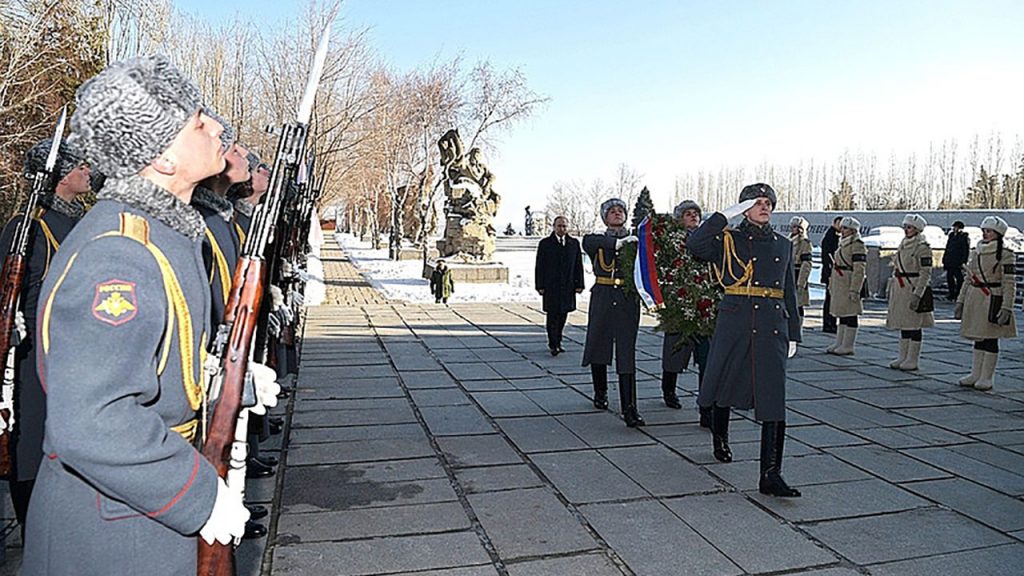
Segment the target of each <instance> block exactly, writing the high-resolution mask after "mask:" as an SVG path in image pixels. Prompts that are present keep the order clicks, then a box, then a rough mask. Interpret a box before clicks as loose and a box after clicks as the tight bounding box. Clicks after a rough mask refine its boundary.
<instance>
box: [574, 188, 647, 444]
mask: <svg viewBox="0 0 1024 576" xmlns="http://www.w3.org/2000/svg"><path fill="white" fill-rule="evenodd" d="M601 219H602V220H603V221H604V224H605V226H607V229H606V230H605V231H604V232H603V233H597V234H587V235H585V236H583V251H584V252H586V253H587V256H589V257H590V261H591V262H592V263H593V266H594V277H595V278H594V287H593V288H591V289H590V308H589V310H588V312H587V342H586V345H585V346H584V348H583V365H584V366H590V373H591V376H592V377H593V382H594V407H595V408H597V409H599V410H604V409H605V408H607V407H608V365H609V364H611V363H612V351H613V350H614V353H615V371H616V372H618V374H619V403H620V406H621V408H622V418H623V420H625V421H626V426H629V427H630V428H635V427H637V426H643V425H644V424H645V422H644V419H643V418H641V417H640V414H639V412H638V411H637V407H636V334H637V330H639V328H640V297H639V296H638V295H637V294H635V293H627V292H626V291H625V285H626V282H625V277H624V276H623V273H622V259H621V253H620V252H621V249H622V247H623V245H625V244H627V243H636V241H637V238H636V236H633V235H631V234H630V233H629V230H627V229H626V228H625V224H626V203H625V202H623V201H622V200H620V199H618V198H612V199H610V200H606V201H605V202H604V203H603V204H601Z"/></svg>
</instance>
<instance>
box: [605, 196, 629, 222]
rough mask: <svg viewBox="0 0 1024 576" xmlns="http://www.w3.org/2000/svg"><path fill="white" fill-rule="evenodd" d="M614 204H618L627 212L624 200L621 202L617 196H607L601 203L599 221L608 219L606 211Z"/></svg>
mask: <svg viewBox="0 0 1024 576" xmlns="http://www.w3.org/2000/svg"><path fill="white" fill-rule="evenodd" d="M615 206H619V207H620V208H622V211H623V212H625V213H626V214H629V208H627V207H626V203H625V202H623V201H622V200H620V199H618V198H609V199H608V200H605V201H604V202H602V203H601V221H602V222H604V221H607V220H608V211H609V210H611V209H612V208H613V207H615Z"/></svg>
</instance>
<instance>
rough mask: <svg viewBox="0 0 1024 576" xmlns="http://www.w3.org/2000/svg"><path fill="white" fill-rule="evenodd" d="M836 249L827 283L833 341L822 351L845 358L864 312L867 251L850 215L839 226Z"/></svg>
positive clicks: (853, 342) (851, 347)
mask: <svg viewBox="0 0 1024 576" xmlns="http://www.w3.org/2000/svg"><path fill="white" fill-rule="evenodd" d="M840 236H841V237H840V240H839V249H838V250H836V252H835V255H834V257H833V262H832V277H831V278H829V281H828V291H829V293H830V294H831V296H832V297H831V298H830V299H829V307H830V310H829V313H830V314H831V315H832V316H833V317H835V318H838V319H839V326H838V329H837V330H836V341H835V343H834V344H833V345H831V346H829V347H828V348H826V349H825V351H826V352H828V353H829V354H836V355H839V356H848V355H850V354H853V352H854V346H855V345H856V343H857V330H858V319H857V317H858V316H860V315H861V314H863V313H864V277H865V274H866V271H867V259H868V258H867V254H868V252H867V249H866V248H865V247H864V241H863V240H861V237H860V222H859V221H858V220H857V219H856V218H853V217H851V216H847V217H845V218H843V220H842V223H841V226H840Z"/></svg>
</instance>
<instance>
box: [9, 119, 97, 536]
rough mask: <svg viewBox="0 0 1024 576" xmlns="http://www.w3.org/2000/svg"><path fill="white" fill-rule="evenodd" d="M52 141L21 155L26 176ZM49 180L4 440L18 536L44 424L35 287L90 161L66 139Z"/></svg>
mask: <svg viewBox="0 0 1024 576" xmlns="http://www.w3.org/2000/svg"><path fill="white" fill-rule="evenodd" d="M51 145H52V140H50V139H46V140H43V141H42V142H40V143H39V144H36V145H35V146H34V147H32V149H31V150H29V152H28V154H27V155H26V157H25V176H26V177H28V178H32V177H33V176H35V174H36V173H38V172H42V171H44V170H45V169H46V157H47V155H48V154H49V152H50V148H51ZM52 182H56V187H55V188H54V189H53V190H52V191H50V192H48V193H46V194H45V195H44V196H43V197H42V198H41V199H40V202H39V203H40V207H39V208H37V209H36V213H35V214H34V215H33V218H32V220H33V224H32V228H31V230H30V231H29V242H28V253H27V254H26V255H25V276H24V279H23V280H22V283H21V300H20V302H21V308H20V309H19V311H20V312H21V313H22V314H23V315H24V325H25V328H26V334H25V337H23V338H21V342H19V343H18V344H17V348H16V352H15V361H16V364H15V371H14V383H15V384H14V394H15V395H14V430H13V431H12V432H11V438H10V440H9V441H10V450H11V454H12V456H13V463H14V468H13V470H12V474H11V476H10V477H9V478H8V481H9V487H10V491H11V501H12V503H13V504H14V515H15V517H16V518H17V519H18V523H19V524H20V525H21V530H22V536H24V532H25V517H26V515H27V514H28V504H29V499H30V498H31V495H32V486H33V484H35V479H36V474H37V473H38V472H39V464H40V461H41V460H42V459H43V424H44V423H45V422H46V396H45V395H44V394H43V389H42V387H41V386H40V385H39V375H38V374H37V372H36V352H35V346H33V343H32V332H34V331H35V326H36V304H37V303H38V302H39V288H40V287H41V286H42V284H43V279H44V278H45V277H46V273H47V272H48V271H49V270H50V261H51V260H52V259H53V256H54V253H56V251H57V248H58V247H60V243H61V242H63V241H64V238H65V237H67V235H68V232H71V228H73V227H74V225H75V224H76V223H77V222H78V221H79V220H80V219H81V218H82V215H83V214H84V213H85V209H84V208H83V206H82V204H80V203H79V202H76V201H75V198H77V197H78V196H79V195H81V194H84V193H86V192H88V191H89V164H88V163H87V162H86V161H85V159H84V158H83V157H82V156H81V155H80V154H79V153H78V152H77V151H76V150H75V149H74V148H72V147H71V146H69V145H68V144H67V142H62V143H61V144H60V147H59V148H58V152H57V162H56V164H54V167H53V180H52ZM21 219H22V218H21V215H18V216H15V217H14V218H13V219H11V221H10V222H8V223H7V226H5V227H4V230H3V234H2V235H0V249H2V250H3V252H2V253H3V254H7V253H8V252H9V251H10V248H11V244H12V243H13V242H14V233H15V231H16V230H17V228H18V225H19V224H20V223H21ZM4 433H5V434H6V433H7V432H4Z"/></svg>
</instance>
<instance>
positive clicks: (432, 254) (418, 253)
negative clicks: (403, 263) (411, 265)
mask: <svg viewBox="0 0 1024 576" xmlns="http://www.w3.org/2000/svg"><path fill="white" fill-rule="evenodd" d="M440 257H441V255H440V253H438V251H437V248H428V249H427V260H428V261H436V260H437V259H438V258H440ZM398 259H399V260H422V259H423V248H402V250H401V251H400V252H399V253H398Z"/></svg>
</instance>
